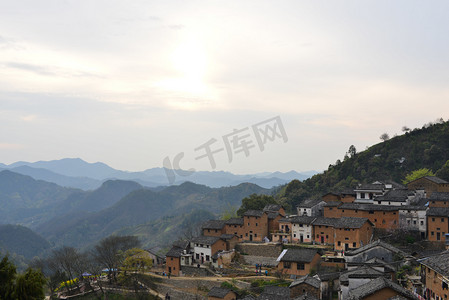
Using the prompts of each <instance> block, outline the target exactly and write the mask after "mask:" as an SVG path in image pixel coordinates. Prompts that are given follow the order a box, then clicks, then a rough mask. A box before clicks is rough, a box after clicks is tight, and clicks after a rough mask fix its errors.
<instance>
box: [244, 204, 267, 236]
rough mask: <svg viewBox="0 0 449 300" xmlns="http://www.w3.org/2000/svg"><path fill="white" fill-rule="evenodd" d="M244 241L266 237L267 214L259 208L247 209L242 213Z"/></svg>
mask: <svg viewBox="0 0 449 300" xmlns="http://www.w3.org/2000/svg"><path fill="white" fill-rule="evenodd" d="M243 228H244V235H243V240H245V241H259V242H261V241H262V240H263V239H264V238H265V237H268V215H267V213H266V212H263V211H261V210H248V211H246V212H245V213H244V214H243Z"/></svg>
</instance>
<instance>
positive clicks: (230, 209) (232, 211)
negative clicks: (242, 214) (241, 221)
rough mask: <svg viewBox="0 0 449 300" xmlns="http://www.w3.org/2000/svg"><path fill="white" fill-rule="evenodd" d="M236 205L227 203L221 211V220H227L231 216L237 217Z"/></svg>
mask: <svg viewBox="0 0 449 300" xmlns="http://www.w3.org/2000/svg"><path fill="white" fill-rule="evenodd" d="M237 217H238V215H237V207H235V206H232V205H230V204H229V203H228V205H227V207H226V208H225V209H223V212H222V213H221V219H222V220H229V219H231V218H237Z"/></svg>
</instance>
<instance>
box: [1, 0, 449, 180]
mask: <svg viewBox="0 0 449 300" xmlns="http://www.w3.org/2000/svg"><path fill="white" fill-rule="evenodd" d="M448 11H449V2H448V1H431V2H429V1H422V0H420V1H411V0H404V1H391V0H386V1H380V0H375V1H360V0H354V1H317V0H311V1H298V0H293V1H261V0H257V1H248V0H245V1H187V0H183V1H149V0H145V1H111V0H107V1H96V0H86V1H80V0H76V1H69V0H53V1H46V0H40V1H36V0H30V1H21V0H15V1H7V0H0V128H1V129H0V162H2V163H11V162H14V161H18V160H26V161H37V160H52V159H59V158H64V157H80V158H82V159H84V160H86V161H89V162H96V161H102V162H105V163H107V164H109V165H111V166H112V167H114V168H119V169H125V170H133V171H134V170H135V171H137V170H143V169H147V168H151V167H160V166H162V161H163V159H164V158H165V157H166V156H169V157H170V160H172V159H173V157H174V156H175V155H177V154H178V153H180V152H184V153H185V156H184V158H183V159H182V160H181V167H183V168H195V169H197V170H211V166H210V163H209V161H208V160H207V159H205V158H204V159H199V160H195V157H198V156H200V155H201V154H204V150H203V152H201V151H199V150H198V151H195V150H194V149H195V148H198V147H200V146H201V145H203V144H205V143H206V142H208V141H210V140H211V139H216V142H215V143H214V144H213V145H211V148H213V149H218V148H224V149H226V148H225V144H224V141H223V136H225V135H227V134H230V133H232V132H233V130H235V129H237V130H240V129H245V128H247V127H248V129H247V130H246V131H242V133H241V134H240V137H241V136H242V134H244V133H247V134H250V136H247V137H246V141H250V140H252V142H253V144H252V145H253V146H256V145H257V143H255V140H254V136H253V135H252V134H253V132H252V131H251V130H252V127H251V126H252V125H254V124H257V123H260V122H263V121H265V120H268V119H270V118H273V117H276V116H280V119H281V121H282V124H283V126H284V129H285V133H286V135H287V137H288V141H287V142H284V141H283V140H282V139H281V138H277V139H275V140H273V141H268V142H267V143H266V145H265V148H264V151H261V150H260V148H259V147H258V146H256V147H253V148H250V149H249V156H247V157H246V156H245V153H244V152H237V153H236V152H234V153H233V159H232V161H231V162H230V161H229V158H228V156H227V152H226V151H225V150H223V151H221V152H218V153H216V154H215V155H214V158H215V161H216V169H215V170H227V171H232V172H235V173H254V172H262V171H275V170H280V171H288V170H291V169H294V170H297V171H305V170H310V169H316V170H322V169H325V168H327V166H328V165H329V164H330V163H334V162H335V161H336V160H337V159H338V158H340V159H341V158H342V157H343V156H344V153H345V152H346V151H347V150H348V148H349V146H350V145H351V144H354V145H355V146H356V148H357V149H358V150H363V149H365V148H366V146H369V145H372V144H375V143H378V142H380V140H379V136H380V135H381V134H382V133H383V132H387V133H389V134H390V135H391V136H392V135H394V134H395V133H398V134H400V133H401V127H402V126H403V125H407V126H409V127H411V128H414V127H422V125H423V124H424V123H426V122H429V121H433V120H435V119H437V118H440V117H443V118H444V119H445V120H447V119H448V118H449V101H448V100H449V85H448V83H449V18H448V17H447V13H448ZM213 149H212V150H213ZM234 150H236V151H237V149H233V151H234Z"/></svg>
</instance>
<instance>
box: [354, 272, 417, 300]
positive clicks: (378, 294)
mask: <svg viewBox="0 0 449 300" xmlns="http://www.w3.org/2000/svg"><path fill="white" fill-rule="evenodd" d="M347 299H349V300H365V299H366V300H387V299H410V300H418V297H417V296H416V295H414V294H413V293H412V292H410V291H409V290H406V289H405V288H403V287H402V286H400V285H399V284H397V283H394V282H393V281H391V280H388V279H386V278H385V277H378V278H376V279H374V280H370V281H369V282H367V283H365V284H363V285H361V286H359V287H356V288H354V289H351V290H350V291H349V295H348V298H347Z"/></svg>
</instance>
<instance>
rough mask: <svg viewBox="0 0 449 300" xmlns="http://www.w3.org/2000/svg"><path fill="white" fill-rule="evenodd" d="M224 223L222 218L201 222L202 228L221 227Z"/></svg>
mask: <svg viewBox="0 0 449 300" xmlns="http://www.w3.org/2000/svg"><path fill="white" fill-rule="evenodd" d="M224 225H225V221H223V220H209V221H206V222H204V223H203V225H202V226H201V228H202V229H222V228H223V226H224Z"/></svg>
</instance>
